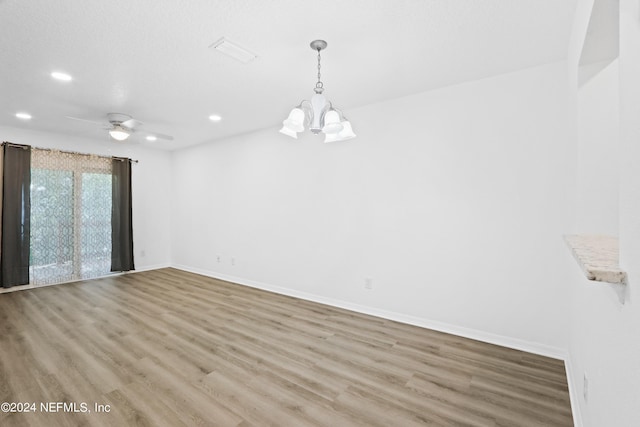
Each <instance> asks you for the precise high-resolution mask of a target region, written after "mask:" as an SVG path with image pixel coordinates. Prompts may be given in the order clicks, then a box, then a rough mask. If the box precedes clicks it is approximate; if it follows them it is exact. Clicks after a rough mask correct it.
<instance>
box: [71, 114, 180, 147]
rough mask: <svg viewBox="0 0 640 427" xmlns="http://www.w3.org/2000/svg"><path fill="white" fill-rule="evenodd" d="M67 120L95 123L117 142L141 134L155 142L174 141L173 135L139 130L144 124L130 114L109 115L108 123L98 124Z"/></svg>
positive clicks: (83, 120)
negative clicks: (160, 140)
mask: <svg viewBox="0 0 640 427" xmlns="http://www.w3.org/2000/svg"><path fill="white" fill-rule="evenodd" d="M65 117H66V118H67V119H71V120H78V121H81V122H87V123H93V124H96V125H100V126H101V127H102V129H105V130H107V131H109V136H111V138H112V139H113V140H115V141H125V140H126V139H128V138H129V137H130V136H131V135H132V134H133V133H139V134H144V135H146V138H147V140H149V141H155V140H157V139H165V140H167V141H173V137H172V136H171V135H165V134H162V133H158V132H151V131H146V130H144V131H143V130H139V129H138V128H139V127H140V126H142V125H143V124H144V123H142V122H141V121H139V120H136V119H134V118H133V117H131V116H130V115H128V114H122V113H109V114H107V122H96V121H93V120H87V119H81V118H78V117H71V116H65Z"/></svg>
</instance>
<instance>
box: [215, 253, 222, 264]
mask: <svg viewBox="0 0 640 427" xmlns="http://www.w3.org/2000/svg"><path fill="white" fill-rule="evenodd" d="M216 261H217V262H218V264H220V263H221V262H222V257H221V256H220V255H216Z"/></svg>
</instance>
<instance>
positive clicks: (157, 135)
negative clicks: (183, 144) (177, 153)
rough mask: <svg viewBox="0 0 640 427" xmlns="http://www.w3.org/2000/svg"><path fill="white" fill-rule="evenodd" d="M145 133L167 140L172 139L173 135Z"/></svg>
mask: <svg viewBox="0 0 640 427" xmlns="http://www.w3.org/2000/svg"><path fill="white" fill-rule="evenodd" d="M147 135H149V136H155V137H156V138H158V139H165V140H167V141H173V137H172V136H171V135H165V134H163V133H156V132H147Z"/></svg>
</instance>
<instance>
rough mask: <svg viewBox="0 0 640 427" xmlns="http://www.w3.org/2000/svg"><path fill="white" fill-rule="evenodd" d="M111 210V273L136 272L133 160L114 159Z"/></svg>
mask: <svg viewBox="0 0 640 427" xmlns="http://www.w3.org/2000/svg"><path fill="white" fill-rule="evenodd" d="M112 165H113V181H112V185H111V189H112V202H111V203H112V208H111V271H130V270H134V265H133V227H132V223H133V220H132V219H133V215H132V207H131V205H132V203H131V160H130V159H124V158H118V157H114V158H113V161H112Z"/></svg>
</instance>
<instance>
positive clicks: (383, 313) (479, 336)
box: [172, 264, 567, 363]
mask: <svg viewBox="0 0 640 427" xmlns="http://www.w3.org/2000/svg"><path fill="white" fill-rule="evenodd" d="M172 267H173V268H176V269H178V270H184V271H188V272H191V273H196V274H201V275H203V276H207V277H213V278H215V279H220V280H225V281H227V282H233V283H237V284H239V285H244V286H249V287H252V288H257V289H262V290H265V291H270V292H275V293H278V294H282V295H287V296H291V297H295V298H300V299H304V300H307V301H313V302H317V303H321V304H327V305H330V306H333V307H338V308H343V309H346V310H351V311H355V312H358V313H362V314H368V315H371V316H376V317H381V318H383V319H388V320H393V321H396V322H400V323H406V324H409V325H414V326H420V327H422V328H427V329H432V330H435V331H439V332H445V333H448V334H452V335H457V336H460V337H464V338H469V339H473V340H477V341H482V342H486V343H489V344H495V345H499V346H502V347H508V348H512V349H515V350H522V351H526V352H528V353H533V354H538V355H541V356H546V357H551V358H554V359H560V360H564V361H565V363H566V360H567V352H566V351H565V350H564V349H560V348H557V347H552V346H548V345H545V344H540V343H535V342H530V341H525V340H520V339H517V338H512V337H506V336H502V335H497V334H492V333H490V332H485V331H480V330H477V329H471V328H465V327H461V326H457V325H452V324H448V323H443V322H438V321H435V320H432V319H426V318H422V317H415V316H409V315H406V314H402V313H397V312H392V311H387V310H381V309H378V308H375V307H368V306H363V305H359V304H354V303H351V302H348V301H341V300H336V299H332V298H327V297H323V296H320V295H315V294H309V293H306V292H300V291H296V290H294V289H289V288H283V287H280V286H274V285H270V284H267V283H262V282H258V281H255V280H249V279H245V278H242V277H237V276H230V275H227V274H222V273H218V272H215V271H209V270H204V269H200V268H194V267H190V266H186V265H180V264H174V265H172Z"/></svg>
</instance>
